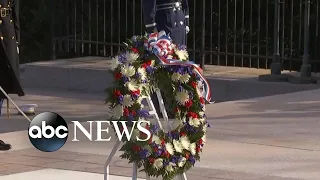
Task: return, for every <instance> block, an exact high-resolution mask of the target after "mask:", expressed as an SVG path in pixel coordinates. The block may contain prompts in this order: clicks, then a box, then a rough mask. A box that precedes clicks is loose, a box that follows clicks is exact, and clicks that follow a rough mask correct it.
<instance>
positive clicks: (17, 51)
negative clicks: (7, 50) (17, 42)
mask: <svg viewBox="0 0 320 180" xmlns="http://www.w3.org/2000/svg"><path fill="white" fill-rule="evenodd" d="M17 52H18V54H19V47H18V46H17Z"/></svg>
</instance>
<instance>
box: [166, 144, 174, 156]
mask: <svg viewBox="0 0 320 180" xmlns="http://www.w3.org/2000/svg"><path fill="white" fill-rule="evenodd" d="M166 150H167V151H168V153H169V154H171V155H173V154H174V149H173V146H172V144H170V143H166Z"/></svg>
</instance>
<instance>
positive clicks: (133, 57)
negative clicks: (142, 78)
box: [126, 52, 139, 63]
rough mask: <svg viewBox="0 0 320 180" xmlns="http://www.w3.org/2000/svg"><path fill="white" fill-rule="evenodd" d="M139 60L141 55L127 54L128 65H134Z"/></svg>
mask: <svg viewBox="0 0 320 180" xmlns="http://www.w3.org/2000/svg"><path fill="white" fill-rule="evenodd" d="M138 58H139V54H137V53H134V52H127V53H126V59H127V62H126V63H133V62H134V61H136V60H137V59H138Z"/></svg>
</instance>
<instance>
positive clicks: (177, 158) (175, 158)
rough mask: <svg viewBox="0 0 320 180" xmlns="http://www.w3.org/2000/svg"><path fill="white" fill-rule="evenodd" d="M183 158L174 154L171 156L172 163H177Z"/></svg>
mask: <svg viewBox="0 0 320 180" xmlns="http://www.w3.org/2000/svg"><path fill="white" fill-rule="evenodd" d="M181 159H182V157H178V156H175V155H173V156H172V158H171V162H172V163H177V162H178V161H180V160H181Z"/></svg>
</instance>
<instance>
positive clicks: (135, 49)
mask: <svg viewBox="0 0 320 180" xmlns="http://www.w3.org/2000/svg"><path fill="white" fill-rule="evenodd" d="M131 51H133V52H134V53H137V54H139V49H137V48H131Z"/></svg>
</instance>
